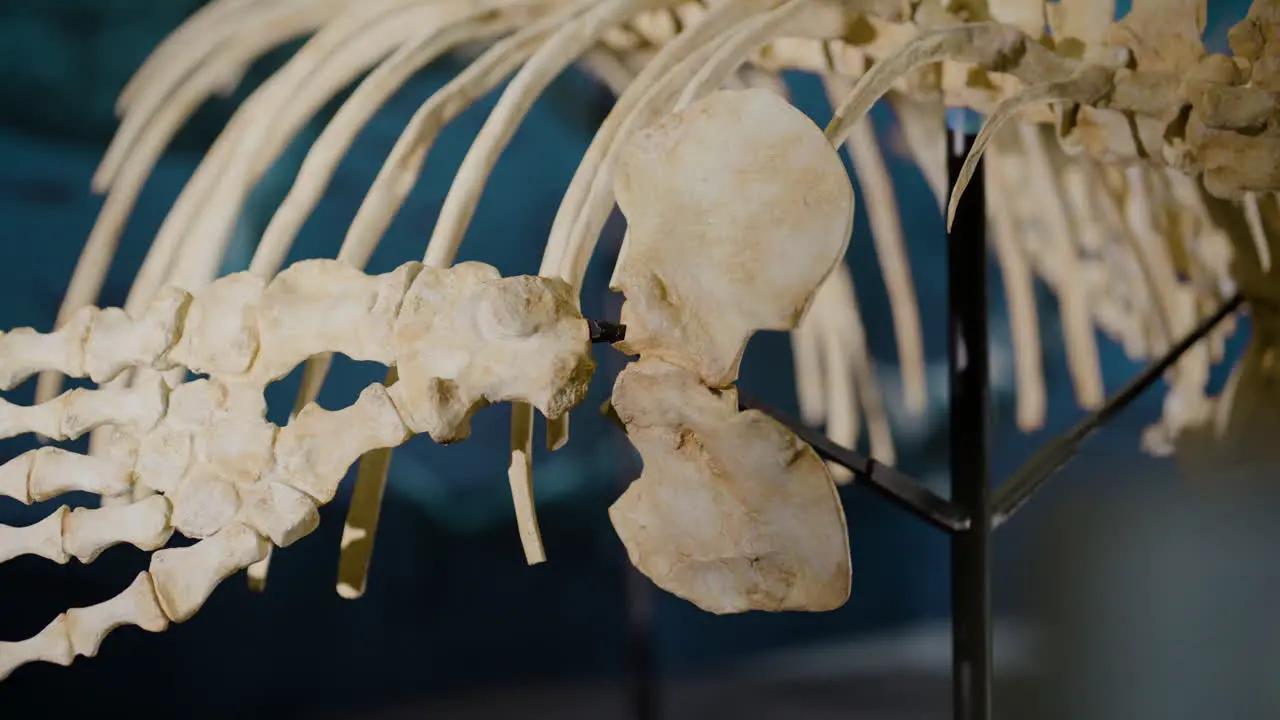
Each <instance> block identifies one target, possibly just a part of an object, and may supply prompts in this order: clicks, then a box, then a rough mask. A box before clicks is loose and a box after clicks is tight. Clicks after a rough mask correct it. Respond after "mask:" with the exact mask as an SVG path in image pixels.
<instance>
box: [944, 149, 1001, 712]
mask: <svg viewBox="0 0 1280 720" xmlns="http://www.w3.org/2000/svg"><path fill="white" fill-rule="evenodd" d="M950 139H951V142H950V143H948V149H949V152H948V154H947V166H948V169H949V171H950V173H949V174H950V177H951V181H952V184H953V185H954V183H955V180H956V177H957V176H958V175H959V172H960V167H961V166H962V165H963V164H964V160H965V157H966V156H968V154H969V148H970V147H972V146H973V141H974V136H972V135H968V134H966V133H964V132H963V131H961V130H954V131H952V134H951V138H950ZM983 185H984V183H983V178H982V167H981V165H979V167H978V170H977V172H976V173H975V174H974V176H973V180H972V181H971V183H970V185H969V188H968V190H967V191H966V192H965V194H964V195H963V197H961V199H960V203H959V206H958V207H957V208H956V214H955V220H954V222H953V223H952V226H951V232H950V235H949V237H948V238H947V315H948V318H947V378H948V380H949V385H950V394H951V408H950V422H951V426H950V439H951V501H952V502H953V503H955V504H956V505H957V506H959V508H960V509H961V510H962V511H963V512H964V514H965V515H966V516H967V517H968V518H969V526H968V527H966V528H964V529H962V530H957V531H956V532H954V533H953V534H952V536H951V648H952V650H951V653H952V655H951V672H952V676H951V702H952V717H953V718H955V720H989V719H990V717H991V686H992V662H991V515H990V513H988V512H987V494H988V488H989V472H988V459H987V452H988V445H989V442H990V440H989V438H988V432H987V431H988V425H989V415H988V397H989V393H988V390H989V388H988V385H989V376H988V372H989V364H988V359H987V354H988V347H989V342H988V333H987V222H986V197H985V193H984V192H983V189H984V188H983Z"/></svg>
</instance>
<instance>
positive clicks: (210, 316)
mask: <svg viewBox="0 0 1280 720" xmlns="http://www.w3.org/2000/svg"><path fill="white" fill-rule="evenodd" d="M567 287H568V286H567V285H566V284H565V283H563V282H562V281H559V280H555V279H547V278H536V277H528V276H525V277H513V278H503V277H500V276H499V274H498V272H497V270H495V269H494V268H492V267H490V266H487V265H482V264H479V263H462V264H459V265H456V266H454V267H452V268H448V269H435V268H427V267H423V266H422V265H420V264H418V263H408V264H405V265H402V266H401V267H399V268H397V269H395V270H393V271H391V272H389V273H386V274H383V275H373V276H369V275H365V274H363V273H362V272H360V271H359V270H356V269H354V268H352V267H350V266H348V265H346V264H343V263H339V262H337V261H333V260H305V261H301V262H299V263H297V264H295V265H293V266H291V267H289V268H288V269H286V270H285V271H284V272H282V273H281V274H280V275H278V276H277V277H276V278H275V279H273V280H272V281H270V282H263V281H262V280H260V279H259V278H257V277H254V276H252V275H249V274H247V273H241V274H235V275H229V276H226V277H224V278H221V279H219V280H217V281H215V282H214V283H212V284H211V285H209V286H208V288H206V289H205V290H204V291H202V292H200V293H197V294H195V295H194V296H189V295H187V294H185V293H183V292H181V291H173V292H169V293H167V294H165V295H163V296H162V298H161V299H160V300H158V301H157V302H156V304H154V305H153V306H152V308H150V309H149V310H148V311H147V312H146V313H144V314H142V315H140V316H139V317H138V318H136V319H129V318H127V317H124V316H122V315H121V314H120V313H119V312H118V311H114V310H102V311H97V310H92V309H91V310H87V311H85V312H84V313H83V314H82V315H83V317H84V320H83V321H82V322H81V323H79V324H77V325H76V326H74V327H68V328H62V329H60V330H58V331H56V332H54V333H50V334H46V335H41V334H38V333H35V332H33V331H15V332H13V333H9V334H7V335H5V336H3V337H0V349H2V350H3V353H0V374H3V375H4V376H5V377H7V378H9V379H10V383H12V382H14V381H16V380H20V379H21V378H22V377H24V376H26V375H29V374H31V373H33V372H38V371H41V370H46V369H50V368H55V369H58V370H59V371H61V372H64V373H67V374H70V375H90V376H91V377H93V378H94V379H96V380H99V381H107V380H111V379H112V378H113V377H114V376H115V375H116V374H118V373H119V372H122V371H123V370H124V369H125V368H126V367H129V366H131V365H134V366H141V367H150V368H153V369H163V368H170V367H174V366H180V367H185V368H188V369H191V370H194V371H196V372H199V373H203V374H207V375H208V377H206V378H201V379H197V380H193V381H191V382H187V383H183V384H180V385H178V386H177V387H174V388H170V387H168V386H167V385H166V384H165V382H164V380H163V379H162V378H161V377H160V376H155V377H154V378H153V381H152V382H151V383H150V384H141V385H135V386H133V387H132V388H125V389H118V390H114V389H106V390H96V391H95V390H73V391H70V392H68V393H66V394H64V395H62V396H59V397H58V398H56V399H55V400H53V401H50V402H47V403H43V404H40V405H36V406H32V407H17V406H13V405H6V406H3V408H0V410H2V412H3V414H0V418H3V420H0V426H2V427H4V428H5V429H6V431H7V432H6V435H12V434H16V433H17V432H43V433H46V434H48V435H50V436H53V437H58V438H64V437H65V438H74V437H76V436H78V435H80V434H82V433H84V432H86V431H88V430H90V429H91V428H92V427H94V426H96V425H98V424H106V423H110V424H113V425H114V426H116V427H117V429H123V430H125V431H127V434H128V441H127V445H128V447H129V449H128V451H127V452H126V453H124V454H123V455H121V456H117V457H113V456H99V457H95V456H84V455H77V454H74V453H69V452H67V451H64V450H60V449H57V448H51V447H44V448H39V449H36V450H32V451H30V452H27V453H25V454H23V455H20V456H19V457H17V458H15V459H13V460H10V461H9V462H7V463H5V464H4V465H2V466H0V494H3V495H7V496H9V497H11V498H13V499H16V500H18V501H19V502H22V503H30V502H38V501H42V500H45V499H48V498H51V497H54V496H56V495H58V494H60V493H63V492H68V491H72V490H88V491H91V492H98V493H103V494H105V493H108V492H111V491H115V490H119V489H121V486H128V485H138V486H143V487H145V488H147V489H148V490H150V491H151V492H153V493H155V494H152V495H150V496H149V497H147V498H145V499H143V500H140V501H138V502H135V503H132V504H128V505H123V506H117V507H103V508H98V509H85V508H78V509H76V510H74V511H68V509H67V507H66V506H63V507H60V508H58V509H57V510H56V511H55V512H54V513H53V514H52V515H50V516H48V518H47V519H45V520H44V521H41V522H38V523H36V524H34V525H30V526H27V527H20V528H13V527H0V561H2V560H7V559H9V558H11V557H14V556H16V555H22V554H34V555H40V556H43V557H46V558H48V559H50V560H53V561H54V562H59V563H63V562H66V561H67V560H68V558H69V557H72V556H73V557H76V558H78V559H79V560H81V561H82V562H90V561H92V560H93V559H94V558H95V557H97V555H98V554H99V553H101V552H102V551H103V550H105V549H107V548H109V547H111V546H113V545H117V544H120V543H129V544H132V545H135V546H137V547H139V548H141V549H143V550H156V551H157V552H155V553H154V554H153V555H152V556H151V566H150V569H149V570H148V571H147V572H144V573H143V574H142V575H140V576H139V577H138V579H137V580H136V581H135V583H134V584H133V585H132V586H130V588H129V589H128V590H126V591H125V593H124V594H122V595H121V596H119V597H118V598H116V599H114V600H111V601H108V602H107V603H104V604H102V605H98V606H95V607H92V608H85V609H79V610H71V611H68V612H67V613H65V614H63V615H60V616H59V617H58V619H57V620H55V621H54V622H53V623H52V624H50V625H49V626H48V627H47V628H46V629H45V630H44V631H42V632H41V633H40V634H38V635H36V636H35V637H33V638H31V639H29V640H26V641H22V642H16V643H14V642H9V643H0V677H4V676H7V675H8V674H9V672H11V671H12V670H13V669H14V668H15V667H17V666H19V665H22V664H24V663H27V662H32V661H37V660H43V661H47V662H55V663H60V664H67V663H69V662H70V661H71V659H72V658H73V657H74V656H76V655H93V654H94V653H96V652H97V648H98V645H99V644H100V643H101V641H102V638H103V637H104V636H105V635H106V633H107V632H109V631H110V630H111V629H112V628H114V627H117V626H119V625H121V624H124V623H132V624H136V625H141V626H142V627H144V628H145V629H148V630H152V631H159V630H163V629H164V628H165V627H166V626H167V625H168V623H169V622H183V621H185V620H188V619H189V618H191V617H192V616H193V615H194V614H195V613H196V611H197V610H199V609H200V607H201V606H202V605H203V604H204V603H205V602H206V601H207V600H208V598H209V596H210V595H211V594H212V593H213V591H214V589H215V588H216V587H217V585H218V583H220V582H221V581H222V580H224V579H226V578H227V577H228V576H230V575H231V574H233V573H235V572H237V571H238V570H241V569H244V568H246V567H248V566H250V565H252V564H254V563H256V562H259V561H261V560H262V559H263V558H264V557H265V556H266V554H267V552H268V550H269V549H270V547H271V546H273V545H274V546H276V547H281V548H284V547H288V546H290V545H292V544H293V543H295V542H297V541H298V540H299V539H300V538H302V537H304V536H305V535H307V534H309V533H310V532H311V531H312V530H314V529H315V528H316V526H317V524H318V522H319V516H318V513H317V509H318V507H319V506H321V505H324V504H326V503H328V502H329V501H331V500H332V499H333V497H334V495H335V493H336V492H337V488H338V484H339V483H340V482H341V481H342V479H343V477H344V476H345V475H346V473H347V469H348V468H349V467H350V465H351V464H352V463H354V462H355V461H356V460H357V459H359V458H360V457H361V456H362V455H364V454H365V453H367V452H369V451H371V450H374V449H376V448H387V447H393V446H396V445H399V444H401V443H402V442H404V441H405V440H406V439H407V438H408V437H410V436H411V435H413V434H416V433H427V434H429V435H431V437H432V438H433V439H435V440H436V441H438V442H453V441H457V440H461V439H463V438H466V437H467V435H468V434H469V432H470V421H471V417H472V415H474V414H475V412H476V411H477V410H479V409H481V408H482V407H484V406H486V405H488V404H490V403H496V402H505V401H514V400H518V401H521V402H527V403H530V404H531V405H533V406H535V407H537V408H538V409H539V410H540V411H542V412H543V413H545V414H547V415H548V416H550V417H555V416H558V415H559V414H561V413H564V412H567V411H568V410H569V409H570V408H572V407H573V406H575V405H576V404H577V403H579V402H580V401H581V400H582V398H583V397H584V396H585V393H586V388H587V384H588V383H589V381H590V378H591V373H592V370H593V368H594V363H593V361H592V360H591V356H590V342H589V337H588V328H587V323H586V321H585V320H583V319H582V317H581V315H580V314H579V313H578V311H577V307H576V304H575V303H574V302H573V301H572V298H571V297H570V296H569V294H568V293H567ZM320 352H341V353H344V354H347V355H349V356H351V357H353V358H357V359H361V360H371V361H376V362H381V363H383V364H386V365H393V366H395V367H396V368H397V369H398V370H399V374H400V375H399V376H400V380H399V382H396V383H395V384H393V385H392V386H391V387H389V388H388V387H384V386H383V385H380V384H373V385H370V386H369V387H367V388H365V390H364V391H363V392H361V393H360V396H359V398H358V399H357V400H356V401H355V403H354V404H352V405H351V406H349V407H346V408H343V409H340V410H335V411H329V410H324V409H322V408H320V407H319V406H317V405H315V404H311V405H308V406H307V407H305V408H303V409H302V411H301V412H299V413H298V414H297V415H295V416H294V418H293V419H292V421H291V422H289V423H288V424H287V425H285V426H284V427H276V426H274V425H272V424H270V423H268V422H267V421H266V420H265V419H264V417H265V414H266V406H265V402H264V401H263V393H262V391H263V388H264V387H265V386H266V384H268V383H269V382H271V381H274V380H277V379H279V378H280V377H283V376H284V375H285V374H287V373H288V372H289V371H290V370H291V369H292V368H293V367H294V366H296V365H297V364H298V363H300V362H302V361H303V360H305V359H306V358H307V357H309V356H311V355H314V354H316V353H320ZM95 368H97V369H98V370H96V371H95ZM95 372H96V373H97V374H96V376H95ZM175 531H177V532H179V533H182V534H183V535H185V536H187V537H190V538H195V539H198V542H197V543H195V544H194V545H191V546H188V547H183V548H170V549H160V548H163V547H164V546H165V544H166V542H167V541H168V540H169V538H170V536H171V535H172V533H173V532H175Z"/></svg>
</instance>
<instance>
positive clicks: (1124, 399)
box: [991, 294, 1243, 527]
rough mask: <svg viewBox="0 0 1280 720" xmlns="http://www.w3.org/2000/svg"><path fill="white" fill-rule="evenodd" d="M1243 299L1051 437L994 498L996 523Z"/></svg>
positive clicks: (1230, 302)
mask: <svg viewBox="0 0 1280 720" xmlns="http://www.w3.org/2000/svg"><path fill="white" fill-rule="evenodd" d="M1242 303H1243V299H1242V298H1241V297H1240V295H1239V294H1237V295H1235V296H1234V297H1232V298H1231V299H1230V300H1228V301H1227V302H1226V303H1225V304H1224V305H1223V306H1222V307H1221V308H1219V309H1218V311H1217V312H1215V313H1214V314H1213V315H1210V316H1209V317H1208V318H1205V320H1204V321H1203V322H1201V323H1200V324H1199V325H1198V326H1196V328H1195V329H1194V330H1192V331H1191V333H1190V334H1188V335H1187V336H1186V337H1184V338H1183V339H1182V340H1180V341H1179V342H1178V343H1177V344H1176V345H1174V346H1173V347H1171V348H1169V351H1168V352H1166V353H1165V354H1164V355H1163V356H1162V357H1161V358H1160V359H1159V360H1157V361H1155V362H1154V363H1152V364H1151V365H1150V366H1148V367H1147V369H1146V370H1143V371H1142V373H1140V374H1139V375H1138V376H1137V377H1135V378H1134V379H1133V380H1131V381H1130V382H1129V384H1128V385H1126V386H1125V387H1124V388H1123V389H1122V390H1120V392H1118V393H1116V394H1115V395H1114V396H1112V398H1111V399H1110V400H1108V401H1107V403H1106V404H1105V405H1103V406H1102V407H1101V408H1099V409H1098V410H1097V411H1095V412H1094V413H1093V414H1091V415H1089V416H1088V417H1087V418H1085V419H1084V420H1083V421H1081V422H1080V423H1079V424H1077V425H1076V426H1075V427H1073V428H1071V430H1069V431H1067V432H1066V433H1065V434H1063V435H1060V436H1058V437H1056V438H1054V439H1053V440H1051V441H1049V443H1048V444H1047V445H1045V446H1044V447H1043V448H1041V449H1040V451H1039V452H1037V453H1036V454H1035V455H1033V456H1031V459H1030V460H1028V461H1027V462H1025V463H1023V465H1022V467H1020V468H1018V470H1017V472H1015V473H1014V474H1013V477H1011V478H1010V479H1009V480H1008V481H1007V482H1005V483H1004V484H1003V485H1001V486H1000V487H999V488H998V489H997V490H996V492H995V495H994V496H992V498H991V523H992V527H999V526H1000V525H1001V524H1003V523H1004V521H1005V520H1008V519H1009V518H1010V517H1012V516H1013V514H1014V513H1016V512H1017V511H1018V510H1019V509H1021V508H1022V506H1023V505H1025V504H1026V503H1027V501H1028V500H1030V499H1031V497H1032V496H1033V495H1035V493H1036V491H1037V490H1039V489H1040V487H1041V486H1042V485H1044V484H1045V482H1046V481H1048V480H1049V478H1051V477H1053V476H1054V475H1055V474H1056V473H1057V472H1058V471H1059V470H1061V469H1062V466H1063V465H1065V464H1066V463H1067V461H1068V460H1070V459H1071V458H1072V457H1074V456H1075V454H1076V453H1077V452H1078V451H1079V449H1080V445H1081V444H1082V443H1083V442H1084V441H1085V439H1086V438H1088V437H1089V436H1090V435H1092V434H1093V433H1094V432H1096V431H1097V430H1098V429H1099V428H1101V427H1102V426H1103V425H1105V424H1106V423H1107V422H1108V421H1110V420H1111V419H1112V418H1114V417H1115V416H1116V415H1118V414H1119V413H1120V411H1122V410H1124V409H1125V408H1126V407H1128V406H1129V405H1130V404H1131V403H1132V402H1133V401H1134V400H1137V399H1138V397H1139V396H1141V395H1142V393H1143V392H1145V391H1146V390H1147V388H1149V387H1151V386H1152V385H1154V384H1155V383H1156V381H1157V380H1159V379H1160V377H1161V376H1163V375H1164V374H1165V373H1166V372H1167V371H1168V370H1169V368H1171V367H1173V366H1174V364H1175V363H1177V362H1178V360H1179V358H1181V357H1182V356H1183V355H1185V354H1186V353H1187V351H1188V350H1190V349H1191V348H1192V347H1193V346H1195V344H1196V343H1198V342H1200V341H1201V340H1203V339H1204V337H1205V336H1206V335H1208V334H1209V333H1210V332H1211V331H1212V330H1213V329H1214V328H1215V327H1217V326H1218V324H1219V323H1221V322H1222V321H1223V320H1225V319H1226V318H1227V317H1228V316H1229V315H1231V314H1232V313H1233V312H1235V311H1236V310H1237V309H1239V307H1240V305H1241V304H1242Z"/></svg>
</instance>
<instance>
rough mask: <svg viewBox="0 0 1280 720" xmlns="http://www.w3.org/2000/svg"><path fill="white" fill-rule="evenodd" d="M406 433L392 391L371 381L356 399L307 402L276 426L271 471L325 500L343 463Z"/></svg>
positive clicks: (330, 495) (342, 470)
mask: <svg viewBox="0 0 1280 720" xmlns="http://www.w3.org/2000/svg"><path fill="white" fill-rule="evenodd" d="M402 382H403V381H402ZM397 384H398V383H397ZM393 387H394V386H393ZM408 437H409V431H408V428H406V427H405V424H404V422H403V421H402V420H401V419H400V414H399V413H398V412H397V410H396V406H395V405H394V404H393V402H392V396H391V393H389V392H388V390H387V388H385V387H383V386H381V385H376V384H375V385H370V386H369V387H367V388H365V389H364V391H363V392H361V393H360V397H359V398H358V399H357V400H356V402H355V404H353V405H350V406H348V407H345V408H343V409H341V410H336V411H332V412H331V411H328V410H324V409H322V408H320V407H319V406H318V405H308V406H307V407H306V409H304V410H303V411H302V412H301V413H298V416H297V417H295V418H294V419H293V421H292V422H290V423H289V424H288V425H287V426H285V427H284V428H282V429H281V430H280V436H279V439H277V440H276V451H275V452H276V463H277V469H276V470H275V471H273V473H272V474H273V476H275V477H277V478H279V481H280V482H283V483H285V484H287V485H290V486H291V487H294V488H297V489H299V490H301V491H303V492H305V493H307V494H308V495H310V496H311V497H313V498H315V499H316V500H317V501H319V503H320V504H324V503H327V502H329V501H330V500H332V499H333V495H334V493H335V492H337V489H338V483H340V482H342V478H343V476H344V475H346V473H347V468H348V467H350V466H351V463H353V462H355V461H356V460H357V459H358V458H359V457H360V456H361V455H363V454H365V453H366V452H368V451H369V450H373V449H374V448H380V447H392V446H395V445H399V444H400V443H402V442H404V441H405V439H406V438H408Z"/></svg>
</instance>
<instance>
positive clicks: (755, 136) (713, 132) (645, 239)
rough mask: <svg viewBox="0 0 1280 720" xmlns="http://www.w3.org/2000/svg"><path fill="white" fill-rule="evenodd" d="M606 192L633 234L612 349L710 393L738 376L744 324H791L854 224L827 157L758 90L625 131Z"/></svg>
mask: <svg viewBox="0 0 1280 720" xmlns="http://www.w3.org/2000/svg"><path fill="white" fill-rule="evenodd" d="M746 118H750V122H745V119H746ZM726 128H732V132H730V131H729V130H727V129H726ZM617 197H618V205H619V207H620V208H621V209H622V212H623V214H625V215H626V217H627V221H628V224H629V225H630V233H631V249H630V251H629V252H628V253H627V254H626V256H625V257H624V258H623V260H622V261H621V262H620V263H619V267H618V270H617V278H618V287H619V288H620V289H621V290H622V292H623V293H624V294H625V295H626V298H627V300H626V303H625V304H624V305H623V308H622V322H623V323H625V324H626V325H627V337H626V340H625V341H624V342H622V343H619V344H618V347H619V348H620V349H622V350H623V351H624V352H627V353H632V354H643V355H646V356H650V357H661V358H663V359H665V360H667V361H669V362H671V363H673V364H677V365H680V366H682V367H689V368H692V369H695V370H696V372H697V373H698V375H699V376H700V377H701V378H702V379H703V382H704V383H706V384H707V385H708V386H711V387H722V386H724V385H728V384H729V383H731V382H733V381H734V380H735V379H736V378H737V375H738V365H739V363H740V361H741V358H742V352H743V350H745V348H746V342H747V339H748V338H749V337H750V336H751V335H752V334H754V333H755V332H756V331H758V330H788V329H791V328H793V327H795V325H796V323H797V322H798V321H799V319H800V317H801V315H802V314H803V313H804V311H805V310H806V309H807V308H808V306H809V302H810V300H811V299H812V296H813V292H814V289H815V288H816V287H817V285H818V283H819V282H821V281H822V279H823V278H824V277H826V275H827V273H829V272H830V271H831V268H832V267H833V266H834V265H835V263H836V262H837V261H839V260H840V258H841V257H842V256H843V255H844V250H845V248H846V247H847V245H848V242H849V235H850V232H851V230H852V225H853V191H852V189H851V187H850V185H849V178H848V175H847V174H846V172H845V170H844V165H843V164H842V163H841V162H840V158H839V156H838V155H837V154H836V152H835V150H833V149H832V147H831V146H830V145H829V144H828V143H827V142H826V140H825V139H824V138H823V136H822V132H821V131H820V130H819V129H818V127H817V126H816V125H814V124H813V123H812V121H810V120H809V119H808V118H807V117H805V116H804V115H803V114H802V113H801V112H800V111H799V110H797V109H796V108H794V107H793V106H791V105H790V104H789V103H787V102H786V101H785V100H783V99H782V98H780V97H778V96H777V95H774V94H773V93H771V92H768V91H766V90H754V89H752V90H740V91H722V92H718V93H715V94H713V95H710V96H708V97H707V98H705V99H703V100H701V101H699V102H696V103H694V104H692V105H690V106H689V107H687V108H685V109H684V110H683V111H681V112H679V113H675V114H673V115H671V116H669V117H668V118H667V119H665V120H664V121H662V122H661V123H659V124H658V125H657V126H655V127H652V128H649V129H647V130H645V131H643V132H641V133H638V134H637V135H635V136H634V137H633V138H632V140H631V142H630V144H629V146H628V147H627V149H626V150H625V152H624V154H623V157H622V160H621V163H620V165H619V168H618V180H617ZM726 197H733V198H735V199H734V201H733V202H732V203H726V202H724V201H723V199H722V198H726ZM799 248H803V252H800V251H798V249H799ZM710 268H715V272H713V273H708V272H707V271H708V269H710Z"/></svg>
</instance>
